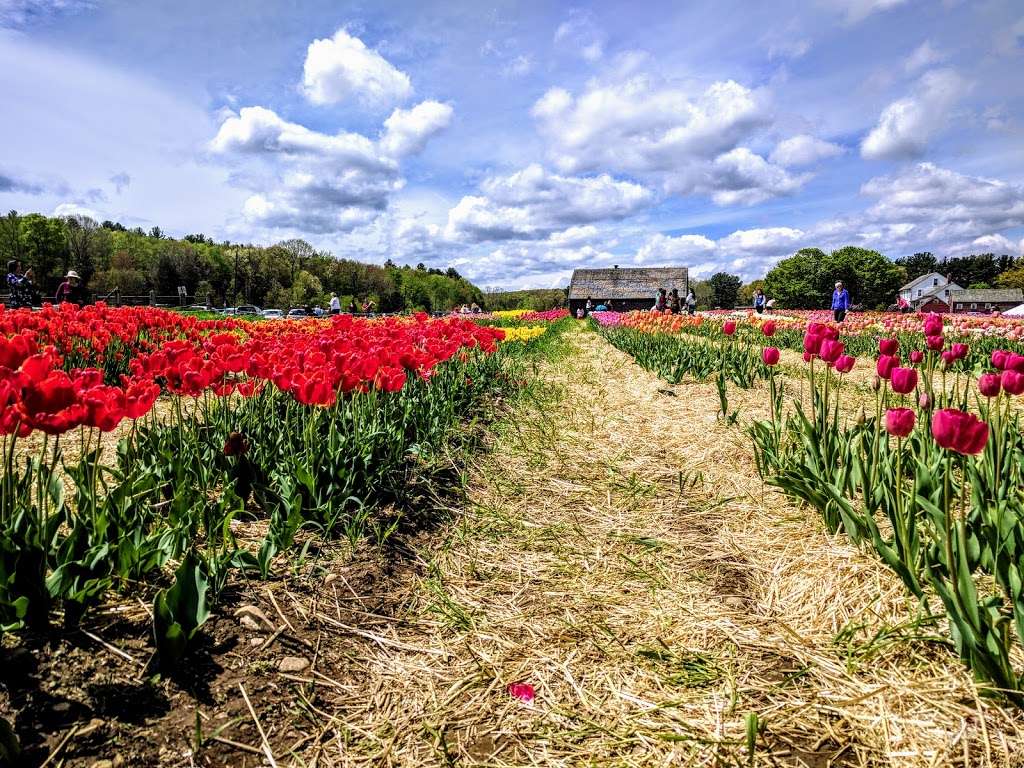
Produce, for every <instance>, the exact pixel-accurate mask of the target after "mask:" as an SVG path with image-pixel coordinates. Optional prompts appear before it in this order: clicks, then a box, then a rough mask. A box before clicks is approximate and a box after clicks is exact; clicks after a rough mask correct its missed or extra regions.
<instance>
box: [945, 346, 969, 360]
mask: <svg viewBox="0 0 1024 768" xmlns="http://www.w3.org/2000/svg"><path fill="white" fill-rule="evenodd" d="M949 349H950V351H952V353H953V354H954V355H955V356H956V359H957V360H963V359H964V358H965V357H967V353H968V352H969V351H970V347H968V346H967V345H966V344H954V345H953V346H951V347H950V348H949Z"/></svg>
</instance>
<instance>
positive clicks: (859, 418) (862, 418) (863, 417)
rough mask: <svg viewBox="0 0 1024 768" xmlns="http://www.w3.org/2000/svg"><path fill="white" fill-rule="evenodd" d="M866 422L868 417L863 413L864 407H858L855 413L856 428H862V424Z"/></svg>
mask: <svg viewBox="0 0 1024 768" xmlns="http://www.w3.org/2000/svg"><path fill="white" fill-rule="evenodd" d="M867 420H868V415H867V414H866V413H865V412H864V406H863V405H862V406H861V407H860V410H859V411H857V426H858V427H863V426H864V424H865V423H866V422H867Z"/></svg>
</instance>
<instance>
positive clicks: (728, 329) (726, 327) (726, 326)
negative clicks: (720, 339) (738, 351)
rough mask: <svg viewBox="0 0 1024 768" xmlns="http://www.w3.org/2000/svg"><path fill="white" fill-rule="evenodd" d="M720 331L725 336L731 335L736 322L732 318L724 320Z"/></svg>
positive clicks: (734, 330) (734, 329)
mask: <svg viewBox="0 0 1024 768" xmlns="http://www.w3.org/2000/svg"><path fill="white" fill-rule="evenodd" d="M722 333H724V334H725V335H726V336H732V335H733V334H734V333H736V323H734V322H733V321H732V320H726V321H725V323H723V324H722Z"/></svg>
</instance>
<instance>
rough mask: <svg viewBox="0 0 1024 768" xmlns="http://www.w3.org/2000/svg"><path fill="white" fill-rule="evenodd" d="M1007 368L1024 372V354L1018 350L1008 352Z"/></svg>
mask: <svg viewBox="0 0 1024 768" xmlns="http://www.w3.org/2000/svg"><path fill="white" fill-rule="evenodd" d="M1006 369H1007V370H1010V371H1016V372H1017V373H1024V355H1018V354H1017V353H1016V352H1010V353H1009V354H1007V356H1006Z"/></svg>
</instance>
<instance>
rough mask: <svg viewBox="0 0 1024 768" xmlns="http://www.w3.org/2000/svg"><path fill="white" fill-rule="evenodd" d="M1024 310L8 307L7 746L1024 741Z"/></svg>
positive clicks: (967, 746) (906, 750) (594, 759)
mask: <svg viewBox="0 0 1024 768" xmlns="http://www.w3.org/2000/svg"><path fill="white" fill-rule="evenodd" d="M1020 327H1021V326H1020V325H1018V324H1015V323H1014V322H1012V321H1009V320H1002V319H995V320H984V321H983V320H981V319H961V318H949V317H946V318H943V317H939V316H933V315H930V316H924V317H922V316H919V315H918V316H909V315H885V314H879V313H875V314H872V313H869V314H865V315H853V316H851V317H850V319H849V320H848V321H847V322H845V323H843V324H842V325H836V324H835V323H833V322H831V320H830V319H829V318H828V317H827V316H824V315H823V314H822V313H792V314H787V315H776V316H771V317H758V316H754V315H750V314H747V313H742V312H740V313H705V314H701V315H696V316H685V315H683V316H674V315H671V314H661V313H657V312H632V313H622V314H620V313H606V312H596V313H593V314H592V315H591V318H590V319H589V320H587V321H578V320H575V319H571V318H569V316H568V312H567V311H566V310H564V309H561V310H551V311H547V312H533V311H518V310H517V311H508V312H495V313H476V314H473V315H468V314H453V315H449V316H445V317H436V318H430V317H427V316H426V315H423V314H417V315H409V316H394V317H378V318H372V319H363V318H353V317H352V316H350V315H338V316H334V317H330V318H323V319H312V318H311V319H305V320H252V321H247V320H241V319H235V318H228V319H225V318H207V317H195V316H191V315H186V314H181V313H177V312H173V311H169V310H163V309H157V308H149V307H136V308H113V307H108V306H105V305H102V304H99V305H95V306H88V307H85V308H81V309H77V308H75V307H73V306H70V305H65V306H63V307H60V308H55V307H52V306H46V307H44V308H43V309H42V310H38V311H30V310H14V311H3V310H0V405H2V406H3V407H2V410H0V437H2V439H0V447H2V450H3V455H2V461H3V472H2V475H0V659H2V660H3V661H4V667H3V669H2V670H0V765H6V764H8V763H9V764H12V765H38V764H43V763H45V764H47V765H67V766H95V765H102V766H108V765H109V766H113V765H115V764H121V765H146V766H148V765H175V766H178V765H180V766H192V765H200V766H228V765H246V766H257V765H272V766H276V765H280V766H284V765H289V766H311V765H335V764H337V765H370V764H374V765H376V764H380V765H423V764H428V765H452V764H492V765H502V766H504V765H519V764H524V763H528V762H531V761H532V762H534V763H539V764H558V765H572V764H609V765H618V764H624V765H632V764H636V765H645V764H653V763H657V764H680V765H689V764H708V765H712V764H720V765H801V766H804V765H829V764H831V765H851V766H852V765H857V766H865V767H866V766H875V765H889V766H895V765H915V766H916V765H921V766H924V765H953V764H955V765H963V766H965V767H966V766H969V765H975V764H985V765H1005V766H1007V768H1009V767H1010V766H1013V765H1017V764H1019V763H1015V762H1014V760H1015V759H1016V757H1017V756H1018V755H1019V753H1020V750H1022V749H1024V643H1022V638H1024V435H1022V424H1021V413H1022V408H1021V405H1022V404H1024V400H1022V399H1021V396H1022V395H1024V339H1022V336H1021V333H1020ZM975 699H976V700H977V701H975ZM824 734H827V735H824ZM1018 748H1019V749H1018ZM979 749H982V750H988V752H991V753H992V754H991V756H988V757H985V759H984V760H982V761H978V760H976V758H977V757H978V754H979V752H978V751H979ZM1004 756H1005V759H1004ZM97 761H100V762H97ZM103 761H106V762H103Z"/></svg>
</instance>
